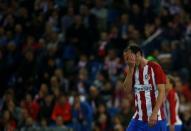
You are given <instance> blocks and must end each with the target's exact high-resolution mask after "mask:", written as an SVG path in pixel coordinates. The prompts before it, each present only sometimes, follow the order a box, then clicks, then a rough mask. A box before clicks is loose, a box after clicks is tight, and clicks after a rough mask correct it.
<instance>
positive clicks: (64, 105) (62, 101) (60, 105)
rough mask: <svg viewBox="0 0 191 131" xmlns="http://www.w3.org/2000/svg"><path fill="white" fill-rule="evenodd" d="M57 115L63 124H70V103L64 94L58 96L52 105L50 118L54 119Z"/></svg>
mask: <svg viewBox="0 0 191 131" xmlns="http://www.w3.org/2000/svg"><path fill="white" fill-rule="evenodd" d="M58 116H61V117H62V119H63V122H64V124H70V123H71V121H72V109H71V105H70V103H69V102H68V100H67V97H66V96H65V95H60V96H59V98H58V102H57V103H56V104H55V106H54V109H53V112H52V116H51V118H52V120H54V121H56V118H57V117H58Z"/></svg>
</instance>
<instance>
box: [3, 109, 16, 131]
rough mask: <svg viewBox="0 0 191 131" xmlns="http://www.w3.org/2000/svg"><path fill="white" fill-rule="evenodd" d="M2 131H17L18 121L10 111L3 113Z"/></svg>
mask: <svg viewBox="0 0 191 131" xmlns="http://www.w3.org/2000/svg"><path fill="white" fill-rule="evenodd" d="M0 129H1V130H6V131H13V130H15V129H16V121H15V120H14V119H13V116H12V115H11V112H10V111H8V110H5V111H4V112H3V116H2V118H1V119H0Z"/></svg>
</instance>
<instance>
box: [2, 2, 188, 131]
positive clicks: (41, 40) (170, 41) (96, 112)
mask: <svg viewBox="0 0 191 131" xmlns="http://www.w3.org/2000/svg"><path fill="white" fill-rule="evenodd" d="M129 43H138V44H139V45H140V46H141V47H142V48H143V50H144V54H145V56H146V57H147V58H148V59H149V60H154V61H157V62H159V63H160V64H161V65H162V67H163V69H164V70H165V72H166V73H167V74H172V75H173V76H174V77H175V78H176V86H175V89H176V90H177V92H178V94H179V97H180V117H181V119H182V121H183V127H184V130H185V131H186V130H191V85H190V84H191V72H190V68H191V55H190V54H191V1H190V0H182V1H181V0H0V128H1V130H3V129H7V130H10V131H12V130H14V129H18V130H21V131H26V130H27V129H28V128H30V127H32V128H35V129H40V128H41V129H47V130H48V128H54V130H56V128H61V129H62V130H63V128H72V129H74V130H75V131H91V130H94V131H113V130H114V131H123V129H125V127H126V126H127V125H128V123H129V120H130V119H131V116H132V113H133V102H132V98H131V97H130V96H127V95H126V94H124V92H123V91H122V88H121V86H122V82H123V80H124V76H125V75H124V70H125V67H126V64H125V63H124V60H123V57H122V55H123V53H122V52H123V49H124V48H125V47H126V46H127V45H128V44H129ZM58 130H59V129H58Z"/></svg>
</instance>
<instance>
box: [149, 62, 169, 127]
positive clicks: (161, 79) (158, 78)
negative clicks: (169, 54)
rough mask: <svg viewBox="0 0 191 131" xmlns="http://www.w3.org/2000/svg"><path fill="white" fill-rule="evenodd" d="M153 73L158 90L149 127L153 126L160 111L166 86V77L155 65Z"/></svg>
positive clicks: (158, 66) (157, 65)
mask: <svg viewBox="0 0 191 131" xmlns="http://www.w3.org/2000/svg"><path fill="white" fill-rule="evenodd" d="M153 68H154V73H155V82H156V84H157V88H158V96H157V99H156V102H155V105H154V108H153V111H152V114H151V116H150V118H149V125H150V126H153V125H154V124H155V123H156V122H157V114H158V111H159V110H160V108H161V106H162V104H163V102H164V100H165V84H166V76H165V74H164V72H163V70H162V68H161V67H160V65H159V64H157V63H155V64H154V65H153Z"/></svg>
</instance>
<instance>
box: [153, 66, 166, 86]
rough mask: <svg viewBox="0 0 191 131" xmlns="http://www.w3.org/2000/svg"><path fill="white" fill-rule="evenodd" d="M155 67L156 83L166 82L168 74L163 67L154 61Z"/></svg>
mask: <svg viewBox="0 0 191 131" xmlns="http://www.w3.org/2000/svg"><path fill="white" fill-rule="evenodd" d="M153 69H154V74H155V81H156V84H166V75H165V73H164V71H163V69H162V67H161V66H160V65H159V64H157V63H154V64H153Z"/></svg>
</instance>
